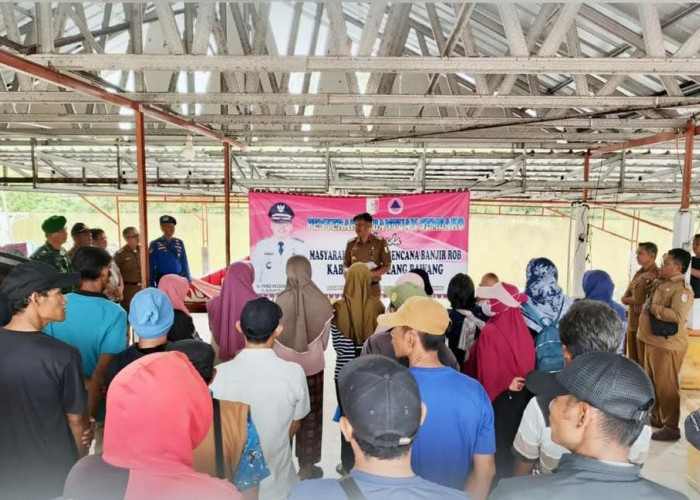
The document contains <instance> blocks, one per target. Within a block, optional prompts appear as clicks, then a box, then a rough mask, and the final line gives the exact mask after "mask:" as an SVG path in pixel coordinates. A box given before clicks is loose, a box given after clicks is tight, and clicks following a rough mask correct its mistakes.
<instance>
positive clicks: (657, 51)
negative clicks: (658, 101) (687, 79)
mask: <svg viewBox="0 0 700 500" xmlns="http://www.w3.org/2000/svg"><path fill="white" fill-rule="evenodd" d="M638 9H639V17H640V21H641V25H642V31H643V33H644V45H645V50H646V53H647V56H649V57H659V58H665V57H666V49H665V48H664V34H663V31H661V21H659V12H658V11H657V10H656V5H653V4H650V3H646V2H643V3H640V4H639V6H638ZM660 79H661V82H662V83H663V85H664V88H665V89H666V93H667V94H668V95H671V96H682V95H683V91H681V88H680V87H679V86H678V82H677V81H676V80H675V79H674V78H672V77H671V76H669V75H661V77H660Z"/></svg>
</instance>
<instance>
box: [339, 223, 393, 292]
mask: <svg viewBox="0 0 700 500" xmlns="http://www.w3.org/2000/svg"><path fill="white" fill-rule="evenodd" d="M353 221H354V222H355V232H356V233H357V237H356V238H351V239H350V240H349V241H348V244H347V246H346V247H345V257H344V258H343V270H344V272H347V270H348V268H349V267H350V266H352V265H353V264H356V263H357V262H362V263H365V264H367V267H369V270H370V276H371V278H372V286H371V288H370V293H371V295H372V296H374V297H379V296H380V295H381V289H380V288H379V281H380V280H381V279H382V275H384V274H386V273H387V272H388V271H389V269H391V252H390V251H389V245H388V244H387V242H386V241H385V240H384V238H382V237H381V236H379V235H376V234H372V216H371V215H370V214H368V213H367V212H365V213H361V214H358V215H356V216H355V217H354V218H353Z"/></svg>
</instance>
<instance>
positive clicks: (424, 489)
mask: <svg viewBox="0 0 700 500" xmlns="http://www.w3.org/2000/svg"><path fill="white" fill-rule="evenodd" d="M450 369H451V368H450ZM350 475H351V476H352V478H353V479H354V480H355V483H356V484H357V486H358V487H359V488H360V491H362V493H363V494H364V496H365V498H367V500H380V499H381V500H428V499H434V498H439V499H440V500H465V499H468V498H469V496H468V495H467V494H466V493H464V492H462V491H457V490H453V489H450V488H445V487H444V486H440V485H439V484H435V483H431V482H430V481H426V480H425V479H423V478H421V477H418V476H413V477H385V476H375V475H374V474H367V473H366V472H360V471H356V470H353V471H352V472H350ZM288 498H289V500H307V499H308V500H316V499H320V498H322V499H324V500H334V499H337V500H347V498H348V496H347V495H346V494H345V492H344V491H343V488H342V487H341V486H340V483H339V482H338V480H337V479H312V480H309V481H302V482H300V483H299V484H298V485H297V486H296V488H294V489H293V490H292V491H291V492H290V494H289V497H288Z"/></svg>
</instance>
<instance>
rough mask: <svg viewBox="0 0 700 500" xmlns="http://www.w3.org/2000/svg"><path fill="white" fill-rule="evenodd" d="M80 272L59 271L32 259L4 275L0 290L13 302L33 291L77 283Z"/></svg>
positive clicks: (64, 286) (66, 286) (65, 286)
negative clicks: (62, 272)
mask: <svg viewBox="0 0 700 500" xmlns="http://www.w3.org/2000/svg"><path fill="white" fill-rule="evenodd" d="M79 279H80V273H64V274H61V273H59V272H58V271H57V270H56V268H54V267H53V266H50V265H49V264H47V263H46V262H41V261H36V260H32V261H29V262H25V263H23V264H20V265H18V266H16V267H15V268H14V269H12V271H10V272H9V274H8V275H7V276H6V277H5V280H4V281H3V282H2V286H0V291H2V293H4V294H5V296H6V297H7V298H8V299H9V300H10V302H13V301H15V300H20V299H24V298H27V297H29V296H30V295H31V294H32V293H34V292H41V291H44V290H51V289H53V288H68V287H71V286H74V285H76V284H78V280H79Z"/></svg>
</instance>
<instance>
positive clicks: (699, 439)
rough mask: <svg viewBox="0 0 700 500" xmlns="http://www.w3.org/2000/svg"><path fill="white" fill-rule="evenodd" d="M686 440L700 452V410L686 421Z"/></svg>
mask: <svg viewBox="0 0 700 500" xmlns="http://www.w3.org/2000/svg"><path fill="white" fill-rule="evenodd" d="M685 438H686V439H687V440H688V442H689V443H690V444H692V445H693V446H694V447H695V449H697V450H700V410H695V411H694V412H693V413H691V414H690V415H688V417H687V418H686V419H685Z"/></svg>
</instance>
